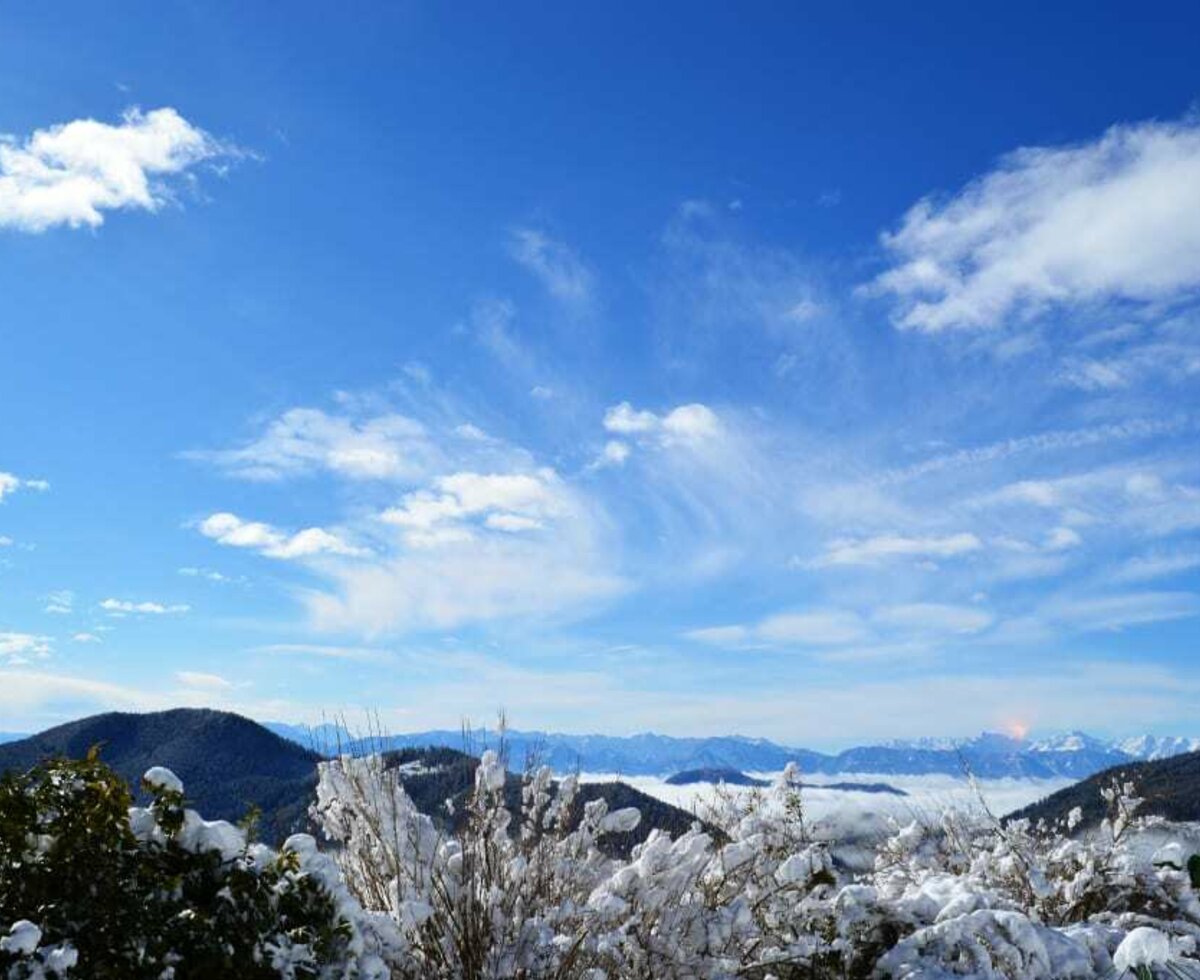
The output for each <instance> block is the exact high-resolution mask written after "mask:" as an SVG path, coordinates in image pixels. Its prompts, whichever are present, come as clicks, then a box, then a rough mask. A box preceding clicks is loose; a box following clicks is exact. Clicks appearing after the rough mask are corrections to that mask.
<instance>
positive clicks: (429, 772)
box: [0, 708, 694, 854]
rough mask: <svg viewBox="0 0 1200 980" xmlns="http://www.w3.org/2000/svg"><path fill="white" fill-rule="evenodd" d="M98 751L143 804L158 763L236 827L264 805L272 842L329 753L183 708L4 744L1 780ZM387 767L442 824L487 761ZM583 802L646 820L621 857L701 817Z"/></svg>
mask: <svg viewBox="0 0 1200 980" xmlns="http://www.w3.org/2000/svg"><path fill="white" fill-rule="evenodd" d="M295 734H296V733H295V732H293V735H295ZM325 734H329V733H325ZM93 746H96V747H98V749H99V752H100V759H101V761H103V762H104V763H105V764H107V765H108V766H109V767H111V768H112V769H113V770H114V771H115V772H116V773H117V774H118V775H120V776H121V777H122V778H124V780H125V781H126V782H127V783H128V784H129V786H130V788H131V790H132V791H133V793H134V795H135V797H140V798H141V799H142V800H143V801H145V799H146V794H145V793H144V792H143V791H142V790H141V788H140V785H139V784H140V780H141V777H142V774H143V773H144V772H145V771H146V770H147V769H149V768H150V767H151V766H156V765H157V766H165V767H167V768H168V769H170V770H172V771H173V772H174V773H175V775H177V776H178V777H179V778H180V779H181V780H182V781H183V785H184V792H185V794H186V798H187V801H188V805H189V806H192V807H194V808H195V809H196V810H198V811H199V812H200V814H201V815H202V816H203V817H205V818H206V819H219V820H230V821H237V820H240V819H242V818H243V817H245V816H246V815H247V813H248V812H249V811H250V810H251V808H256V809H257V810H258V811H259V817H258V828H259V832H260V834H261V836H262V838H263V839H264V840H266V841H267V842H268V843H272V844H279V843H280V842H281V841H282V840H283V839H284V838H286V837H287V836H288V835H289V834H291V833H294V832H296V831H298V830H311V829H312V828H311V826H310V822H309V817H308V807H309V804H310V803H311V802H312V799H313V794H314V789H315V787H316V782H317V772H316V769H317V763H318V762H319V761H320V759H321V755H320V754H318V753H317V752H314V751H313V750H312V749H310V748H307V747H305V746H304V745H299V744H297V743H296V741H294V740H289V739H287V738H283V737H281V736H280V735H278V734H276V733H274V732H271V731H269V730H267V729H266V728H264V727H263V726H262V725H260V724H258V723H257V722H255V721H251V720H250V719H249V718H243V717H242V716H240V715H235V714H231V713H229V712H225V711H210V710H207V709H202V708H176V709H173V710H170V711H159V712H153V713H149V714H128V713H120V712H110V713H107V714H101V715H93V716H91V717H89V718H82V719H80V720H78V721H73V722H68V723H67V724H65V725H59V726H57V727H56V728H51V729H48V730H47V731H44V732H42V733H40V734H38V735H31V736H28V737H25V738H19V739H17V740H15V741H10V742H8V743H6V744H0V774H3V773H5V772H19V771H22V770H25V769H29V768H31V767H33V766H35V765H37V764H38V763H40V762H43V761H45V760H47V759H51V758H68V759H79V758H82V757H84V756H85V755H86V754H87V752H88V750H89V749H91V748H92V747H93ZM386 763H387V765H389V766H394V767H396V768H397V770H398V772H399V773H400V776H401V781H402V782H403V784H404V788H405V790H406V791H408V793H409V795H410V796H411V797H412V798H413V800H414V802H415V803H416V804H417V806H418V808H420V809H421V810H422V811H423V812H425V813H427V814H429V815H430V816H432V817H434V819H435V820H444V819H446V814H447V810H446V808H445V805H444V804H445V801H446V800H447V799H453V800H455V801H456V804H457V805H456V806H454V807H452V808H451V809H450V811H449V812H451V813H453V814H458V815H465V814H466V812H467V808H466V807H465V806H463V805H462V804H463V801H464V800H465V798H466V797H467V796H468V794H469V793H470V792H471V789H472V787H473V786H474V784H475V768H476V766H478V764H479V760H478V759H477V758H475V757H474V756H473V755H469V754H466V753H464V752H461V751H457V750H455V749H453V748H436V747H435V748H429V747H427V746H422V747H419V748H412V749H406V750H404V751H396V752H390V753H389V754H388V756H387V759H386ZM505 795H506V798H507V800H508V802H509V805H510V806H512V807H514V808H519V807H520V803H521V778H520V776H518V775H515V774H512V773H510V774H509V777H508V780H507V782H506V786H505ZM576 799H577V813H576V818H577V817H578V814H581V813H582V809H583V807H584V806H585V805H586V804H587V803H588V802H590V801H592V800H598V799H604V800H605V801H606V802H607V803H608V804H609V808H610V809H613V810H616V809H620V808H622V807H629V806H632V807H637V809H638V810H639V812H640V813H641V814H642V819H641V822H640V823H639V824H638V826H637V827H635V828H634V829H633V830H632V831H629V832H628V833H625V834H619V835H612V838H611V839H610V840H607V841H606V842H605V844H604V846H605V847H608V848H611V849H612V850H613V852H614V853H622V854H627V853H628V852H629V850H630V849H631V848H632V847H633V846H634V845H635V844H637V843H639V842H641V841H643V840H645V838H646V836H647V835H648V834H649V833H650V832H651V831H652V830H655V829H661V830H667V831H669V832H670V833H671V834H673V835H678V834H680V833H682V832H683V831H684V830H686V829H687V828H688V827H689V826H691V824H692V821H693V820H694V817H693V816H692V815H691V814H690V813H687V812H686V811H683V810H681V809H679V808H678V807H675V806H672V805H670V804H669V803H664V802H662V801H661V800H657V799H655V798H654V797H652V796H649V795H647V794H646V793H643V792H641V791H640V790H638V789H635V788H634V787H632V786H629V785H627V784H625V783H622V782H619V781H608V782H604V783H590V784H585V785H582V786H580V787H579V792H578V796H577V798H576Z"/></svg>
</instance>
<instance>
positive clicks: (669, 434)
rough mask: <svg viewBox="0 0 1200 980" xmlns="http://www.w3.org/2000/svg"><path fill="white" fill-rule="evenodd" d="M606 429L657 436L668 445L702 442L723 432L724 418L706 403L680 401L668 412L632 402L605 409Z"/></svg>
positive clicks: (647, 436) (633, 434)
mask: <svg viewBox="0 0 1200 980" xmlns="http://www.w3.org/2000/svg"><path fill="white" fill-rule="evenodd" d="M604 428H605V430H606V431H608V432H611V433H613V434H615V435H620V436H633V437H642V438H654V439H656V440H657V441H659V442H660V443H661V444H663V445H665V446H693V447H694V446H700V445H702V444H704V443H705V442H708V441H711V440H714V439H716V438H718V437H719V436H720V435H721V432H722V429H721V420H720V419H719V418H718V417H717V413H716V412H714V411H713V410H712V409H711V408H709V407H708V406H707V405H702V404H700V403H698V402H693V403H691V404H688V405H679V406H677V407H676V408H673V409H671V411H669V412H667V414H666V415H657V414H655V413H654V412H651V411H647V410H645V409H641V410H639V409H635V408H634V407H633V406H632V405H631V404H629V402H621V403H620V404H619V405H613V406H612V407H611V408H610V409H608V411H606V412H605V413H604Z"/></svg>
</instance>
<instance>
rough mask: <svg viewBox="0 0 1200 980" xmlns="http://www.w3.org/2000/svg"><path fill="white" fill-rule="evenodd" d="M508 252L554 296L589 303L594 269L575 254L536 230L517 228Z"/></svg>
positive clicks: (567, 301) (578, 303) (578, 302)
mask: <svg viewBox="0 0 1200 980" xmlns="http://www.w3.org/2000/svg"><path fill="white" fill-rule="evenodd" d="M509 253H510V254H511V255H512V257H513V258H514V259H515V260H516V261H517V262H519V263H520V264H521V265H522V266H524V267H525V268H526V269H528V270H529V271H530V272H532V273H533V274H534V275H535V276H537V277H538V279H539V280H541V283H542V285H543V286H545V287H546V290H547V291H548V292H549V293H550V295H551V296H553V297H555V298H556V299H559V300H562V301H563V302H566V303H570V304H573V305H582V304H586V303H587V302H589V300H590V299H591V296H592V289H593V276H592V273H591V270H589V269H588V267H587V266H586V265H585V264H584V263H583V262H582V260H581V259H580V258H579V256H577V255H576V254H575V252H574V251H573V250H572V249H570V248H568V247H567V246H566V245H564V244H563V243H562V242H557V241H554V239H552V238H550V237H549V236H547V235H546V234H545V233H544V232H541V231H538V230H537V229H534V228H517V229H515V230H514V231H513V233H512V238H511V240H510V243H509Z"/></svg>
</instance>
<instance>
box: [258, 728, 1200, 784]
mask: <svg viewBox="0 0 1200 980" xmlns="http://www.w3.org/2000/svg"><path fill="white" fill-rule="evenodd" d="M268 727H271V728H272V729H273V730H274V731H276V732H277V733H278V734H280V735H283V736H284V737H288V738H294V739H295V740H297V741H299V742H300V744H302V745H305V746H307V747H313V748H315V749H316V750H317V751H324V752H331V751H336V750H337V749H339V748H340V750H341V751H343V752H351V753H355V754H358V753H362V752H367V751H372V750H377V749H378V748H380V747H383V748H386V749H403V748H420V747H424V746H444V747H448V748H458V749H462V748H466V749H467V751H479V750H480V749H482V748H485V747H489V746H494V745H495V743H496V741H497V736H496V734H495V733H494V732H489V731H486V730H481V731H479V732H476V733H474V734H473V735H472V736H471V744H469V745H466V746H464V736H463V733H462V731H459V730H454V731H450V730H434V731H425V732H412V733H408V734H402V735H387V736H373V737H371V738H367V739H360V738H354V737H353V736H352V735H351V733H350V732H348V731H347V730H346V729H345V728H341V727H338V726H330V725H326V726H322V727H321V728H319V729H317V730H314V731H311V732H310V731H309V730H308V729H304V728H302V727H300V726H291V725H283V724H279V723H272V724H268ZM289 733H290V734H289ZM504 739H505V744H506V746H507V748H508V753H509V764H510V766H511V767H512V768H513V769H521V768H522V767H523V766H524V765H525V761H526V760H527V759H531V758H536V759H537V760H538V761H539V762H541V763H544V764H546V765H549V766H550V767H551V768H552V769H554V770H555V771H556V772H560V773H562V772H571V771H573V770H576V769H579V770H581V771H584V772H597V773H618V774H621V775H627V776H669V775H672V774H675V773H679V772H686V771H690V770H696V769H731V770H737V771H739V772H744V773H753V772H772V771H777V770H780V769H782V768H783V767H784V766H786V765H787V764H788V763H789V762H795V763H797V764H798V765H799V766H800V768H801V770H802V771H803V772H808V773H819V774H822V775H832V774H839V773H874V774H880V775H892V776H905V775H907V776H916V775H951V776H960V775H962V774H963V772H964V770H969V771H970V772H972V773H973V774H974V775H976V776H978V777H980V778H983V779H1003V778H1020V779H1052V778H1068V779H1084V778H1086V777H1088V776H1090V775H1092V774H1093V773H1096V772H1100V771H1102V770H1104V769H1108V768H1111V767H1112V766H1118V765H1123V764H1125V763H1129V762H1135V761H1140V760H1144V759H1160V758H1168V757H1170V756H1173V755H1178V754H1180V753H1183V752H1188V751H1193V750H1195V749H1200V739H1193V738H1180V737H1170V736H1154V735H1143V736H1139V737H1137V738H1127V739H1123V740H1120V741H1111V742H1110V741H1105V740H1103V739H1098V738H1094V737H1093V736H1090V735H1087V734H1085V733H1083V732H1066V733H1063V734H1061V735H1055V736H1051V737H1048V738H1044V739H1040V740H1037V741H1029V740H1025V739H1017V738H1013V737H1011V736H1009V735H1005V734H1002V733H997V732H984V733H983V734H981V735H979V736H976V737H975V738H969V739H919V740H915V741H892V742H887V743H884V744H881V745H864V746H857V747H855V748H850V749H846V750H845V751H843V752H838V753H832V754H830V753H822V752H815V751H812V750H810V749H802V748H793V747H789V746H785V745H779V744H776V743H774V742H771V741H768V740H767V739H761V738H746V737H743V736H738V735H724V736H715V737H711V738H676V737H673V736H669V735H656V734H654V733H643V734H639V735H631V736H614V735H568V734H560V733H551V732H536V731H533V732H524V731H508V732H506V733H505V736H504Z"/></svg>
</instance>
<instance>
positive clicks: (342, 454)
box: [184, 408, 441, 480]
mask: <svg viewBox="0 0 1200 980" xmlns="http://www.w3.org/2000/svg"><path fill="white" fill-rule="evenodd" d="M184 455H185V457H187V458H190V459H198V460H204V461H207V462H211V463H214V464H216V465H217V466H219V467H220V468H222V469H224V470H226V471H227V472H229V473H230V474H232V475H234V476H238V477H242V478H244V479H249V480H281V479H285V478H288V477H294V476H302V475H306V474H310V473H316V472H322V471H323V472H328V473H333V474H335V475H337V476H340V477H344V478H346V479H350V480H383V479H386V480H413V479H419V478H420V477H421V476H423V475H424V474H425V473H427V472H428V471H429V470H430V469H431V468H432V467H433V466H435V465H436V464H437V463H438V462H440V458H441V457H440V454H439V453H438V451H437V450H436V448H435V447H434V445H433V443H432V442H431V440H430V438H429V435H428V433H427V432H426V430H425V427H424V426H423V425H421V424H420V423H419V422H416V421H414V420H413V419H410V418H407V417H405V416H403V415H397V414H394V413H389V414H383V415H378V416H374V417H371V418H366V419H363V420H361V421H356V420H355V419H352V418H349V417H346V416H343V415H331V414H329V413H327V412H323V411H321V410H320V409H315V408H293V409H290V410H289V411H286V412H284V413H283V415H281V416H279V418H277V419H275V420H274V421H272V422H271V423H270V424H268V426H267V428H266V431H265V432H264V433H263V434H262V435H261V436H260V437H259V438H257V439H255V440H254V441H253V442H250V443H248V444H246V445H245V446H242V447H241V448H240V449H220V450H191V451H189V452H187V453H185V454H184Z"/></svg>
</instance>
